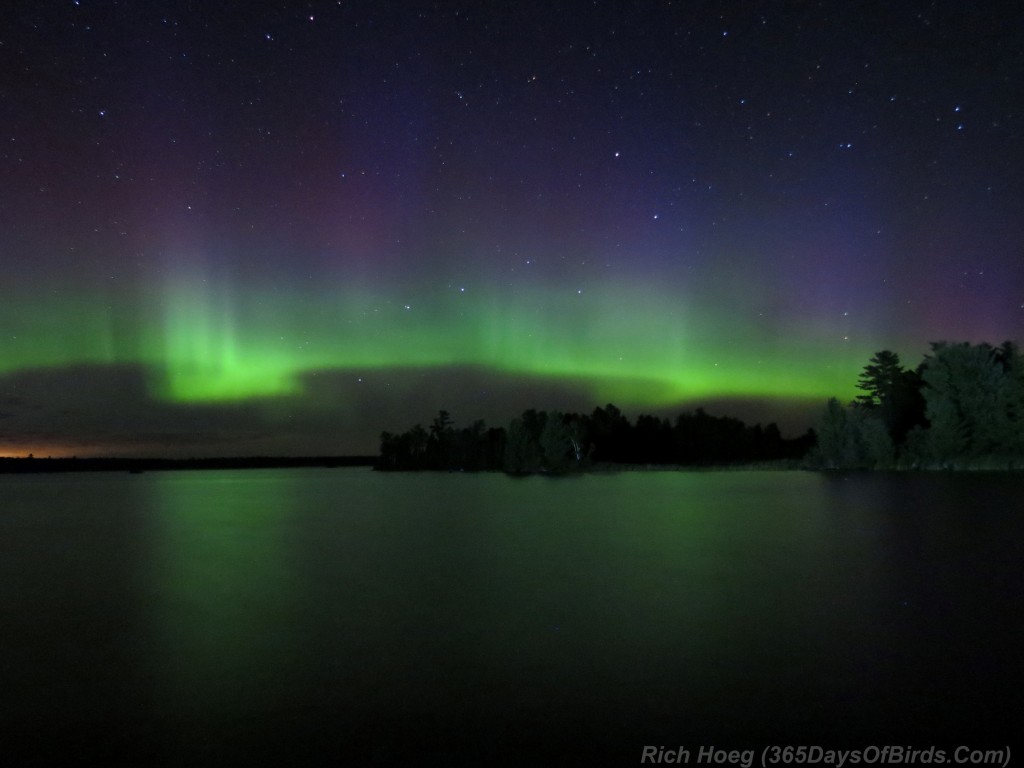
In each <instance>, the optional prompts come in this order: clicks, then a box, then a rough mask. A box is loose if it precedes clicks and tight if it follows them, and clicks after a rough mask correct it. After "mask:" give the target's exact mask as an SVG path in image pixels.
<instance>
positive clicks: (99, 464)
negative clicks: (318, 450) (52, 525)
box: [0, 456, 377, 474]
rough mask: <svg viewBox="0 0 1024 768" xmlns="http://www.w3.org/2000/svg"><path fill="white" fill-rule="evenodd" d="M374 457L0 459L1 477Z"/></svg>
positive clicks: (357, 463) (283, 465) (355, 462)
mask: <svg viewBox="0 0 1024 768" xmlns="http://www.w3.org/2000/svg"><path fill="white" fill-rule="evenodd" d="M376 461H377V457H376V456H243V457H228V458H204V459H129V458H81V459H80V458H77V457H72V458H39V459H37V458H34V457H31V456H29V457H26V458H0V474H36V473H43V472H132V473H141V472H165V471H175V470H194V469H293V468H299V467H327V468H334V467H369V466H372V465H373V464H374V462H376Z"/></svg>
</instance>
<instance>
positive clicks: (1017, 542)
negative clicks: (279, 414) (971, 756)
mask: <svg viewBox="0 0 1024 768" xmlns="http://www.w3.org/2000/svg"><path fill="white" fill-rule="evenodd" d="M4 483H5V488H4V490H5V495H4V499H5V502H6V504H7V506H6V507H5V508H4V509H3V510H0V533H2V534H3V535H2V536H0V555H2V558H0V568H3V571H2V574H0V575H2V576H3V579H2V580H0V607H2V608H3V610H4V614H5V616H4V618H5V628H6V627H11V628H14V630H13V631H12V632H9V633H7V636H6V637H4V638H3V641H2V642H4V644H5V650H4V653H3V655H2V656H0V686H2V688H0V690H3V691H4V692H5V693H6V692H10V693H9V694H8V695H7V696H6V698H5V699H4V707H5V709H4V711H3V720H2V725H3V727H4V734H5V736H10V734H11V733H20V734H24V733H29V734H30V737H28V739H27V740H25V741H24V743H26V744H28V745H29V746H28V747H27V749H28V750H29V751H30V752H31V753H32V754H35V755H36V756H40V755H42V756H47V755H49V756H53V755H54V754H56V753H55V752H54V751H55V750H57V749H58V747H56V746H51V747H49V748H48V749H49V750H50V751H49V752H47V751H46V749H44V748H43V747H41V746H40V745H41V744H43V743H47V741H48V742H49V743H51V745H53V744H59V743H73V744H77V745H78V746H79V748H80V753H81V754H91V755H98V756H100V757H101V758H103V759H104V762H106V763H109V764H114V763H116V762H118V760H117V759H116V757H117V756H118V755H120V756H123V757H125V759H124V760H123V762H124V763H125V764H138V763H145V764H159V763H162V764H168V765H211V764H221V763H226V762H228V763H232V764H238V763H240V762H246V761H249V762H259V763H262V764H265V763H267V762H274V761H279V762H286V763H290V764H291V763H322V762H324V761H325V760H337V761H339V762H353V763H356V764H364V763H369V762H372V761H374V760H377V761H385V762H386V761H390V762H403V761H405V762H410V764H419V763H423V762H426V761H428V760H429V761H434V762H437V761H438V760H447V761H448V762H450V763H452V764H488V765H498V764H536V763H537V762H546V761H547V760H546V758H550V757H551V756H552V755H555V754H556V753H559V752H560V751H561V750H565V749H572V750H575V751H574V752H573V754H574V755H575V757H577V758H580V759H583V758H585V757H593V758H594V759H602V760H604V761H605V762H607V761H609V760H619V759H621V760H623V761H625V760H631V761H632V760H635V759H636V753H637V752H638V751H639V748H640V746H642V745H643V744H647V743H651V744H680V743H691V744H692V743H712V742H714V743H717V744H720V745H723V746H727V747H728V748H744V747H759V746H764V745H765V744H767V743H769V742H771V743H776V742H778V741H780V740H781V741H788V742H794V743H795V742H796V741H805V742H806V741H808V740H811V739H815V740H817V741H818V742H819V743H823V744H827V745H830V746H833V747H839V746H844V745H845V746H855V747H858V746H863V745H864V744H867V743H881V742H882V741H883V740H890V741H892V742H893V743H914V742H920V741H922V740H925V741H938V742H941V741H943V740H945V739H948V738H955V739H956V740H958V741H971V742H972V743H974V744H978V743H980V742H983V741H986V740H987V741H989V742H991V741H993V740H995V743H998V739H999V737H1000V736H1001V735H1005V734H1007V733H1014V732H1016V731H1015V730H1014V729H1015V728H1016V727H1017V726H1019V725H1021V724H1022V723H1021V711H1022V710H1021V706H1020V705H1021V698H1020V693H1019V691H1020V689H1021V682H1022V680H1021V677H1022V671H1021V669H1020V665H1019V660H1018V655H1019V654H1018V649H1019V647H1020V644H1021V641H1024V630H1022V623H1024V622H1022V620H1021V618H1020V617H1019V612H1018V611H1017V606H1018V605H1019V594H1021V592H1022V590H1024V584H1022V574H1021V568H1020V563H1021V562H1022V559H1021V556H1022V555H1024V551H1022V547H1024V535H1022V534H1024V509H1022V505H1021V501H1020V500H1019V499H1018V495H1019V494H1018V493H1017V491H1016V489H1015V485H1014V481H1013V479H1012V478H1009V479H1008V478H1005V477H1003V478H978V477H951V478H947V477H942V476H922V477H918V476H906V475H902V476H884V475H858V476H847V477H824V476H820V475H811V474H770V473H721V474H714V473H713V474H679V473H664V474H623V475H617V476H589V477H581V478H569V479H564V480H559V481H552V480H548V479H544V478H531V479H527V480H520V481H513V480H510V479H508V478H505V477H503V476H498V475H480V476H464V475H433V474H428V475H415V474H410V475H380V474H375V473H371V472H366V471H360V470H333V471H332V470H298V471H294V470H293V471H265V472H262V471H261V472H197V473H173V474H170V473H169V474H159V473H151V474H147V475H143V476H127V475H126V476H118V477H113V476H109V477H107V478H105V479H103V480H102V481H100V480H99V479H94V478H67V479H62V480H60V481H54V482H53V483H52V484H50V483H47V484H40V485H31V483H30V482H29V481H28V480H27V479H24V478H21V479H17V480H16V481H11V482H8V480H7V479H4ZM58 737H60V739H62V741H58ZM69 738H70V742H68V741H67V740H68V739H69ZM1004 738H1005V737H1004ZM5 743H8V744H9V743H11V741H10V739H9V738H8V739H7V740H6V741H5ZM39 750H42V751H41V752H40V751H39ZM58 756H59V755H58Z"/></svg>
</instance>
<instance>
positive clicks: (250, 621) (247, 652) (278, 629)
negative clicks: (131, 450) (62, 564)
mask: <svg viewBox="0 0 1024 768" xmlns="http://www.w3.org/2000/svg"><path fill="white" fill-rule="evenodd" d="M299 479H300V478H298V477H297V476H296V475H295V474H294V473H293V474H292V475H288V474H287V473H280V472H256V471H250V472H245V473H242V472H217V473H213V472H203V473H180V474H178V473H169V474H166V475H164V474H161V475H155V476H154V479H153V482H152V484H151V485H150V486H149V487H150V489H151V491H152V500H151V502H150V509H152V510H153V511H154V512H155V515H156V523H155V526H154V527H155V531H154V539H155V540H154V552H153V562H154V571H155V573H154V580H153V589H154V595H153V598H154V599H153V605H152V608H153V611H154V613H153V622H154V624H153V631H154V633H155V636H156V637H155V652H156V655H157V657H158V658H156V659H155V677H156V680H155V683H156V688H157V690H156V694H157V695H156V700H157V702H158V706H160V707H163V708H166V710H167V711H168V713H169V714H170V715H171V716H172V717H175V716H179V715H182V714H183V713H191V714H192V715H194V714H195V711H196V710H197V709H201V710H205V711H208V712H209V713H210V714H221V715H228V716H232V715H235V714H239V713H241V712H244V710H245V709H246V708H247V707H248V706H260V707H265V706H266V702H267V701H268V700H276V699H278V698H281V697H282V696H283V695H284V693H285V692H283V691H278V690H275V689H276V688H278V687H279V686H280V685H281V683H282V680H281V674H280V673H281V670H283V669H287V667H288V666H289V664H291V663H292V661H293V659H294V656H295V650H296V649H295V642H294V640H295V637H294V634H293V632H292V630H291V628H292V627H294V626H295V618H296V616H295V613H296V610H297V609H296V602H295V594H296V591H297V583H296V579H295V575H294V570H293V569H292V568H291V567H290V555H289V547H290V541H291V536H290V531H291V526H292V524H293V518H294V515H295V510H294V507H293V498H294V488H293V486H294V483H295V482H297V481H298V480H299Z"/></svg>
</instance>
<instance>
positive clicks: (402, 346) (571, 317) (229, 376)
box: [0, 273, 876, 406]
mask: <svg viewBox="0 0 1024 768" xmlns="http://www.w3.org/2000/svg"><path fill="white" fill-rule="evenodd" d="M577 290H579V291H580V292H579V293H577ZM32 306H33V307H34V309H35V310H36V311H35V312H34V313H33V312H23V313H21V314H19V311H18V310H19V308H17V307H15V308H14V309H13V310H12V308H11V307H8V308H7V310H6V312H5V316H4V317H2V318H0V319H2V320H3V321H4V322H5V323H7V326H6V327H9V328H12V329H13V332H12V333H10V335H9V336H8V337H7V338H5V339H4V340H3V341H2V342H0V352H2V353H3V354H2V357H0V372H8V371H17V370H22V369H26V368H33V367H50V366H62V365H63V366H66V365H70V364H76V363H93V364H116V363H122V364H135V365H143V366H145V367H146V369H147V370H148V371H150V375H151V381H150V387H151V391H152V393H153V395H154V396H156V397H158V398H160V399H163V400H165V401H169V402H180V403H202V402H209V403H217V402H234V401H244V400H250V399H254V398H274V397H295V396H301V395H302V384H301V382H302V378H303V376H305V375H307V374H309V373H310V372H314V371H322V370H332V369H333V370H339V369H341V370H346V369H347V370H355V371H365V372H369V371H382V370H387V369H390V368H411V367H444V366H467V365H468V366H477V367H482V368H485V369H490V370H494V371H497V372H502V373H508V374H519V375H524V374H525V375H529V376H534V377H539V378H549V379H556V380H557V379H563V380H569V379H571V380H573V381H575V382H577V383H579V382H584V383H585V384H587V383H589V387H590V389H591V391H592V394H593V397H594V398H595V399H596V400H601V401H612V402H620V403H622V404H632V405H651V406H665V405H671V404H673V403H682V402H686V401H688V400H695V399H700V398H710V397H744V396H746V397H801V398H807V397H811V398H813V397H821V398H824V397H827V396H830V395H833V394H835V395H839V396H840V397H843V396H847V395H851V396H852V394H853V392H854V388H853V385H854V382H855V380H856V374H857V372H858V371H859V370H860V368H861V367H862V366H863V364H864V362H865V361H866V360H867V359H868V358H869V357H870V356H871V354H872V353H873V352H874V351H876V350H875V346H876V344H875V342H874V341H873V340H871V339H867V340H864V343H861V344H857V343H856V342H851V341H844V340H843V338H842V336H841V335H840V331H839V330H838V329H830V328H821V327H820V323H815V319H814V318H809V317H808V318H797V319H793V320H790V321H788V324H779V323H777V324H776V325H774V326H771V327H768V326H765V325H763V324H759V322H758V317H759V315H758V313H757V312H756V311H755V309H756V307H753V306H749V307H729V306H714V305H711V304H710V303H709V302H708V301H704V302H696V301H693V300H691V299H688V298H687V297H686V296H676V295H671V294H670V293H669V292H668V291H667V290H659V289H652V288H651V287H650V286H648V285H641V284H636V285H614V286H609V285H606V284H601V283H595V284H592V285H590V286H585V287H583V288H581V289H575V290H573V289H568V288H565V287H564V286H563V287H558V286H533V287H531V288H529V289H528V290H526V289H522V288H521V289H520V290H518V291H513V290H512V289H511V288H509V287H505V288H504V289H502V288H493V287H488V288H483V289H477V290H473V289H467V290H466V291H460V290H459V289H458V288H457V287H455V288H452V287H439V288H436V289H434V290H432V291H430V292H425V293H424V298H422V299H421V300H416V299H415V296H410V295H409V293H408V292H406V293H405V294H404V295H403V294H402V293H400V292H399V291H397V290H390V291H385V290H381V289H380V288H376V289H368V288H366V287H363V286H332V285H327V286H323V285H321V286H314V287H311V286H302V288H301V289H297V288H296V287H295V286H280V287H276V288H274V289H273V290H272V289H270V288H266V287H263V288H261V289H255V288H251V287H250V288H248V289H246V290H236V288H235V282H234V281H228V280H222V281H219V282H218V281H213V280H211V279H209V278H208V277H205V276H203V275H202V274H198V273H193V274H191V275H179V276H178V279H176V280H174V281H172V282H170V283H167V284H165V285H164V286H163V287H162V289H161V290H159V291H158V292H155V293H151V294H148V295H147V296H146V298H145V299H144V300H139V301H132V300H126V299H124V298H122V299H121V300H120V301H118V300H110V299H109V298H108V297H104V298H103V299H102V300H100V299H95V298H94V299H91V300H90V298H89V297H88V296H79V297H77V298H74V299H73V300H69V299H68V296H67V295H63V296H55V297H54V298H53V299H52V300H51V301H48V302H42V303H39V302H34V303H33V304H32Z"/></svg>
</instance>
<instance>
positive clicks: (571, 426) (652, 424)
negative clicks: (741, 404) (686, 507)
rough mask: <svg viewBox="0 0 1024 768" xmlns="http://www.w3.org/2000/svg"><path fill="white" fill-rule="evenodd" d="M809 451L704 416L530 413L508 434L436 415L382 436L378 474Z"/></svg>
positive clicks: (809, 438) (697, 461)
mask: <svg viewBox="0 0 1024 768" xmlns="http://www.w3.org/2000/svg"><path fill="white" fill-rule="evenodd" d="M813 445H814V433H813V431H808V433H807V434H805V435H803V436H802V437H799V438H797V439H786V438H783V437H782V435H781V434H780V432H779V429H778V427H777V426H776V425H775V424H769V425H768V426H766V427H762V426H761V425H760V424H755V425H754V426H748V425H746V424H744V423H743V422H742V421H740V420H739V419H734V418H730V417H727V416H711V415H710V414H708V413H705V412H704V410H702V409H698V410H697V411H695V412H694V413H684V414H681V415H679V416H678V417H677V418H676V419H675V421H674V422H670V421H669V420H668V419H663V418H658V417H656V416H647V415H641V416H639V417H637V419H636V421H635V422H630V421H629V419H627V418H626V417H625V416H624V415H623V414H622V412H621V411H620V410H619V409H618V408H616V407H615V406H614V405H610V404H609V405H606V406H605V407H604V408H595V409H594V411H593V413H591V414H589V415H587V414H579V413H562V412H560V411H550V412H548V411H538V410H535V409H530V410H527V411H524V412H523V413H522V415H520V416H518V417H516V418H514V419H512V421H511V423H510V424H509V425H508V427H507V428H502V427H490V428H488V427H487V426H486V424H484V422H483V421H474V422H473V423H472V424H470V425H469V426H468V427H463V428H456V427H455V425H454V423H453V422H452V419H451V416H450V415H449V414H448V412H447V411H441V412H440V413H439V414H438V415H437V417H435V418H434V420H433V421H432V422H431V424H430V426H429V427H428V428H426V429H424V428H423V427H422V426H421V425H419V424H417V425H416V426H414V427H412V428H411V429H409V430H408V431H406V432H402V433H401V434H392V433H390V432H384V433H383V434H382V435H381V440H380V459H379V461H378V462H377V465H376V467H377V469H382V470H421V469H426V470H449V471H451V470H465V471H481V470H503V471H505V472H509V473H511V474H528V473H535V472H545V473H552V474H559V473H565V472H574V471H581V470H585V469H588V468H592V467H594V466H602V465H686V466H711V465H728V464H747V463H753V462H766V461H777V460H780V459H791V460H796V459H800V458H801V457H803V456H804V455H805V454H806V453H807V451H808V450H809V449H810V448H811V446H813Z"/></svg>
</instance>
